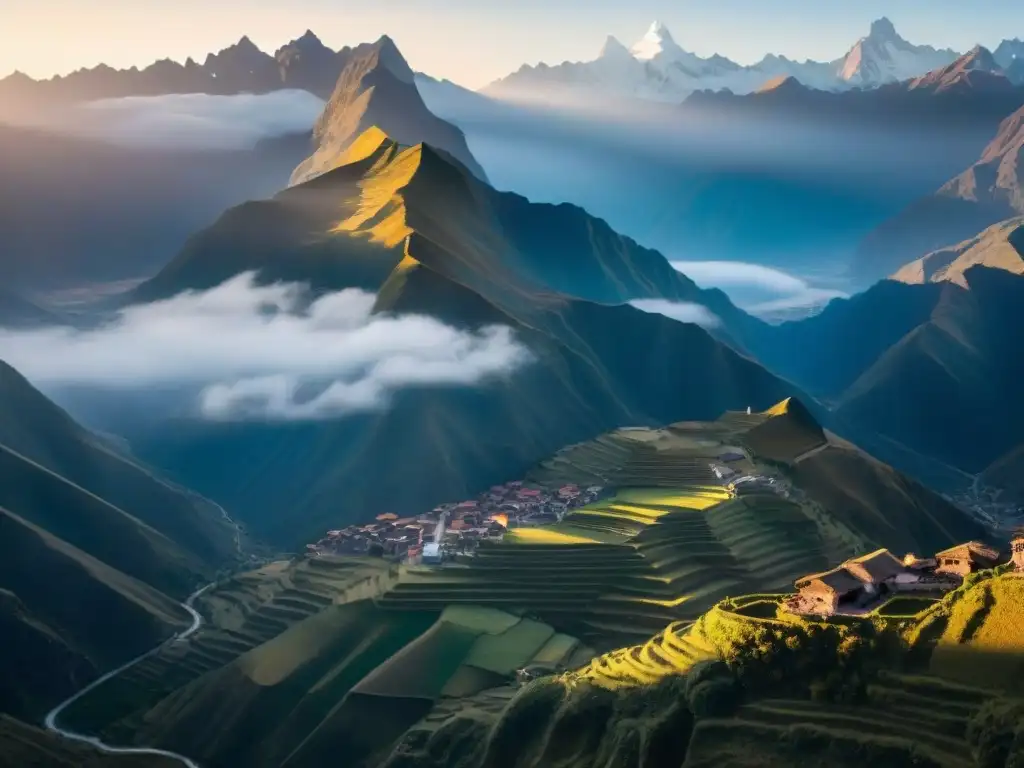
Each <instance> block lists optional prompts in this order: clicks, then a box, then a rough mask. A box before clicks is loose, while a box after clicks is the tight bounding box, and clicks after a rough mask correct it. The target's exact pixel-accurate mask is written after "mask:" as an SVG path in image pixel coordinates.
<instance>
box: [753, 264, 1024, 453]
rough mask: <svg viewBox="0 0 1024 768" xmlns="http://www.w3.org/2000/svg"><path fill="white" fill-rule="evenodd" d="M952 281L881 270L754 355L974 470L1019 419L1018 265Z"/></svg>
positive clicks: (976, 269) (1000, 448) (1018, 426)
mask: <svg viewBox="0 0 1024 768" xmlns="http://www.w3.org/2000/svg"><path fill="white" fill-rule="evenodd" d="M958 282H960V283H962V284H957V283H953V282H944V283H940V284H936V283H926V284H923V285H907V284H904V283H898V282H891V281H885V282H881V283H879V284H877V285H876V286H874V287H873V288H871V289H870V290H868V291H866V292H865V293H863V294H860V295H858V296H855V297H854V298H852V299H850V300H848V301H833V302H832V303H831V304H830V305H829V306H828V308H827V309H826V310H825V311H824V312H822V313H821V314H820V315H818V316H817V317H814V318H810V319H808V320H804V321H802V322H799V323H787V324H784V325H783V326H781V327H780V328H779V329H778V336H777V337H776V340H777V342H779V343H777V344H776V345H775V346H774V347H773V348H771V350H768V351H765V353H764V354H763V355H762V360H764V362H766V364H768V366H769V367H770V368H771V369H772V370H774V371H777V372H779V373H781V374H782V375H785V376H788V377H790V378H791V379H792V380H793V381H796V382H798V383H800V384H801V385H802V386H804V387H805V388H806V389H807V390H808V391H810V392H812V393H814V394H816V395H818V396H819V397H821V398H823V399H824V400H825V401H828V402H832V403H833V404H834V405H835V410H836V416H837V418H838V419H840V420H841V421H844V422H845V423H852V424H861V425H864V426H868V427H870V428H871V429H872V430H874V431H875V432H877V433H880V434H881V435H883V436H884V437H886V438H888V439H890V440H892V441H895V442H896V443H898V444H900V445H903V446H906V447H907V448H909V449H911V450H912V451H915V452H917V453H918V454H919V455H922V456H927V457H931V458H933V459H936V460H938V461H940V462H943V463H945V464H947V465H949V466H951V467H956V468H959V469H960V470H962V471H964V472H967V473H975V472H978V471H981V470H982V469H984V468H985V467H986V466H987V465H988V464H990V463H991V462H993V461H995V460H996V459H997V458H998V457H999V456H1000V455H1001V454H1003V453H1005V452H1006V451H1009V450H1010V449H1011V448H1012V447H1013V446H1014V445H1015V444H1016V443H1018V442H1019V440H1020V435H1021V434H1022V430H1024V410H1022V408H1021V405H1020V398H1019V397H1018V392H1017V390H1018V382H1019V381H1020V379H1021V376H1022V375H1024V358H1022V357H1021V355H1019V354H1017V353H1016V351H1017V350H1019V349H1021V348H1024V347H1022V345H1024V333H1022V332H1021V327H1022V326H1021V322H1020V318H1021V314H1020V313H1021V307H1022V306H1024V277H1022V276H1020V275H1017V274H1013V273H1011V272H1008V271H1006V270H1003V269H992V268H988V267H984V266H973V267H970V268H968V269H966V270H965V271H964V272H963V273H962V276H961V278H960V280H959V281H958ZM796 350H800V352H799V354H797V353H796ZM809 361H813V363H811V362H809ZM872 450H873V452H874V451H875V446H872Z"/></svg>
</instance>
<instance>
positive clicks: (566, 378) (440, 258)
mask: <svg viewBox="0 0 1024 768" xmlns="http://www.w3.org/2000/svg"><path fill="white" fill-rule="evenodd" d="M345 160H346V164H345V165H342V166H340V167H338V168H336V169H335V170H333V171H330V172H328V173H325V174H323V175H321V176H319V177H317V178H315V179H313V180H312V181H310V182H307V183H305V184H301V185H298V186H296V187H293V188H291V189H289V190H287V191H285V192H282V193H281V194H280V195H278V196H277V197H276V198H274V199H273V200H270V201H264V202H260V203H250V204H247V205H245V206H242V207H240V208H238V209H235V210H233V211H230V212H228V213H227V214H226V215H225V216H224V217H223V218H222V219H221V221H220V222H218V223H217V224H216V225H215V226H214V227H212V228H210V229H209V230H207V231H206V232H203V233H200V234H198V235H197V236H196V237H194V238H193V240H192V241H191V243H190V244H189V246H188V247H187V248H186V249H185V250H184V251H183V252H182V254H181V255H180V256H179V258H178V259H176V260H175V261H174V262H173V263H172V264H170V265H169V266H168V267H167V269H166V270H164V271H163V272H162V273H161V274H160V275H158V276H157V277H155V278H154V279H153V280H151V281H149V282H147V283H144V284H143V285H141V286H140V287H139V288H138V290H137V291H136V293H135V294H134V298H135V300H140V301H141V300H151V299H156V298H161V297H165V296H169V295H173V294H176V293H178V292H180V291H183V290H186V289H190V288H204V287H209V286H211V285H215V284H218V283H219V282H221V281H223V280H224V279H225V278H227V277H229V276H232V275H234V274H237V273H239V272H241V271H245V270H252V269H257V270H260V274H261V279H263V280H266V281H270V280H291V281H296V280H301V281H304V282H306V283H309V284H310V285H311V287H312V288H313V290H314V291H326V290H338V289H341V288H344V287H358V288H362V289H364V290H370V291H374V292H376V293H377V294H378V298H377V310H378V311H381V312H385V311H386V312H393V313H399V314H401V313H423V314H429V315H431V316H433V317H435V318H437V319H439V320H441V321H443V322H445V323H447V324H449V325H452V326H455V327H458V328H463V329H476V328H480V327H483V326H488V325H504V326H510V327H511V328H513V329H514V330H515V332H516V335H517V337H518V338H519V340H520V341H521V342H522V343H523V344H524V345H525V346H526V347H527V348H528V349H529V350H530V352H531V353H532V356H533V358H534V359H533V362H532V363H530V364H528V365H527V366H525V367H524V368H522V369H521V370H520V371H518V372H517V373H515V374H513V375H512V376H510V377H509V378H506V379H502V380H499V381H495V382H491V383H489V384H487V385H483V386H479V387H477V388H474V389H472V390H466V389H431V390H421V389H420V390H418V389H408V390H405V391H401V392H399V393H398V394H397V395H396V397H395V399H394V402H393V403H392V404H391V407H390V409H389V410H387V411H386V412H382V413H369V414H362V415H355V416H351V417H349V418H347V419H343V420H331V421H323V422H316V423H309V422H306V423H292V424H267V423H249V424H246V423H234V424H212V423H205V422H195V421H191V422H179V423H173V424H166V425H163V426H162V427H161V428H160V429H158V430H147V431H146V434H142V435H139V436H137V441H136V436H133V435H130V434H129V437H130V438H131V439H132V440H133V444H134V445H135V446H136V448H137V450H139V452H140V453H141V454H142V455H145V456H147V457H148V458H150V459H151V460H152V461H154V462H155V463H157V464H158V465H160V466H164V467H166V468H168V469H171V470H173V471H174V472H175V474H176V476H178V477H182V478H185V479H187V481H188V482H189V484H190V485H192V486H193V487H195V488H197V489H198V490H201V491H203V492H205V493H209V494H211V495H212V497H213V498H217V499H218V500H220V501H222V502H224V503H226V504H228V505H229V506H230V507H231V508H232V509H233V510H237V511H238V513H239V514H242V515H245V516H246V517H247V518H248V520H249V521H251V523H252V524H253V526H254V527H256V528H257V529H258V530H259V531H260V533H262V534H265V535H267V536H269V537H271V538H273V539H275V540H277V541H282V542H288V543H295V542H297V541H301V540H302V537H305V536H309V535H311V534H314V533H316V532H318V531H319V530H320V529H321V528H323V527H324V526H334V525H336V524H338V523H339V522H340V521H343V520H355V519H360V518H362V517H365V516H366V515H367V514H369V513H370V512H371V511H374V510H379V509H388V510H394V511H396V512H405V511H407V512H416V511H419V510H422V509H423V508H424V506H430V505H432V504H434V503H436V502H438V501H441V500H444V499H450V498H458V497H460V496H461V495H463V494H465V493H468V492H471V491H473V490H475V489H477V488H480V487H483V486H485V485H488V484H491V483H493V482H496V481H498V480H502V479H507V478H508V477H511V476H516V475H517V473H522V472H523V471H525V469H526V468H528V467H529V466H530V465H532V464H533V463H535V462H536V461H538V460H539V459H540V458H542V457H543V456H545V455H547V454H549V453H551V452H553V451H554V450H555V449H557V448H558V447H560V446H562V445H565V444H568V443H572V442H575V441H578V440H581V439H585V438H588V437H593V436H594V435H596V434H599V433H601V432H603V431H607V430H608V429H610V428H613V427H615V426H619V425H623V424H631V423H641V424H649V423H662V422H667V421H672V420H677V419H679V418H684V417H693V418H703V417H714V416H716V415H717V414H718V413H720V412H721V411H722V410H725V409H726V408H730V407H746V406H747V405H753V406H755V407H758V406H766V405H769V404H770V403H771V402H775V401H777V400H780V399H782V397H785V396H786V395H788V394H791V390H792V387H791V386H790V385H788V384H786V383H784V382H782V381H780V380H778V379H776V378H775V377H773V376H772V375H771V374H769V373H767V372H766V371H765V370H764V369H762V368H760V367H759V366H758V365H757V364H756V363H754V362H752V361H750V360H749V359H746V358H744V357H741V356H739V355H738V354H736V353H735V352H733V351H732V350H731V349H729V348H728V347H726V346H724V345H723V344H721V343H720V342H719V341H716V340H715V339H714V338H712V337H711V336H710V335H708V333H707V332H705V331H704V330H702V329H701V328H698V327H697V326H694V325H687V324H682V323H679V322H676V321H673V320H669V319H668V318H666V317H663V316H661V315H656V314H647V313H644V312H641V311H639V310H637V309H634V308H632V307H629V306H607V305H604V304H598V303H591V302H593V301H600V302H615V303H621V302H624V301H628V300H632V299H638V298H651V297H656V298H666V299H674V300H680V301H687V302H701V303H703V304H705V305H707V306H709V307H711V308H712V311H714V312H716V313H718V314H719V315H720V316H723V317H722V319H723V323H724V324H723V330H724V331H729V330H730V329H729V325H728V322H729V320H730V319H731V318H730V317H728V315H729V314H730V312H731V313H732V315H734V316H735V318H737V319H738V320H743V319H744V318H745V319H746V322H748V323H749V324H751V325H752V326H758V325H759V324H757V323H756V321H753V320H751V319H750V318H747V317H746V316H745V315H743V314H742V313H740V312H739V311H738V310H736V309H735V308H734V307H732V305H731V304H729V303H728V301H727V300H726V299H725V297H724V296H722V294H720V293H718V292H703V291H700V290H699V289H697V288H696V286H694V285H693V283H691V282H690V281H689V280H687V279H686V278H685V277H683V276H682V275H679V274H678V273H677V272H675V271H674V270H673V269H672V268H671V267H670V266H669V265H668V264H667V262H665V261H664V259H663V258H662V257H660V256H659V255H658V254H656V253H654V252H651V251H646V250H644V249H642V248H640V247H639V246H637V245H636V244H635V243H633V242H632V241H630V240H628V239H627V238H623V237H621V236H619V235H617V234H615V233H614V232H613V231H612V230H610V229H609V228H608V227H607V226H605V225H604V224H603V223H602V222H599V221H597V220H595V219H593V218H591V217H589V216H587V215H586V214H585V213H583V212H582V211H580V210H579V209H575V208H573V207H571V206H532V205H530V204H529V203H527V202H526V201H525V200H522V198H518V197H516V196H514V195H509V194H505V193H498V192H495V191H494V190H492V189H490V188H489V187H487V186H486V185H484V184H483V183H481V182H480V181H478V180H477V179H476V178H475V177H473V176H472V174H470V173H469V172H468V171H467V170H466V169H465V168H463V167H462V166H461V165H460V164H458V163H455V162H453V161H451V160H450V159H448V158H447V157H445V156H444V155H442V154H441V153H439V152H437V151H435V150H433V149H431V148H430V147H426V146H422V145H418V146H415V147H412V148H408V149H403V148H402V147H401V146H400V145H398V144H396V143H395V142H393V141H391V140H390V139H389V138H388V137H386V136H385V135H384V134H383V133H381V132H380V131H376V130H374V131H369V132H367V133H366V134H364V135H363V136H362V137H361V138H360V139H359V140H358V141H357V142H356V143H355V144H354V145H353V146H352V147H351V148H350V149H349V151H348V153H347V154H346V157H345ZM556 253H557V254H558V256H559V258H558V259H557V260H556V259H554V258H553V255H554V254H556ZM743 327H744V326H743V325H742V324H741V323H738V324H737V328H739V329H740V331H742V330H743ZM748 401H749V402H748ZM396 445H401V446H402V448H401V456H402V460H401V463H402V465H403V467H404V468H403V469H399V468H398V467H397V466H396V464H395V446H396ZM395 472H400V473H401V474H402V476H403V477H405V478H406V479H405V480H402V481H397V480H396V477H395V474H394V473H395ZM342 496H344V498H345V499H346V500H347V501H346V504H345V508H344V509H339V507H338V505H337V503H336V500H337V499H338V498H341V497H342ZM286 509H287V510H288V513H287V514H284V513H283V510H286Z"/></svg>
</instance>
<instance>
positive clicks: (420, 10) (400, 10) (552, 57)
mask: <svg viewBox="0 0 1024 768" xmlns="http://www.w3.org/2000/svg"><path fill="white" fill-rule="evenodd" d="M883 15H886V16H888V17H889V18H890V19H892V21H893V22H894V23H895V25H896V28H897V30H898V31H899V32H900V33H901V34H902V35H903V36H904V37H905V38H907V39H908V40H910V41H911V42H913V43H918V44H920V43H928V44H930V45H934V46H936V47H950V48H954V49H956V50H961V51H965V50H968V49H969V48H971V47H972V46H973V45H975V44H977V43H981V44H983V45H987V46H990V47H994V46H995V45H997V44H998V43H999V41H1000V40H1002V39H1003V38H1005V37H1024V3H1021V2H1017V1H1015V0H858V1H857V2H853V1H852V0H360V1H359V2H355V1H354V0H0V30H2V32H0V35H2V38H3V44H2V45H0V76H2V75H4V74H7V73H10V72H11V71H13V70H15V69H20V70H21V71H23V72H27V73H28V74H30V75H32V76H34V77H48V76H50V75H53V74H57V73H66V72H68V71H71V70H73V69H76V68H79V67H82V66H95V65H96V64H98V63H100V62H104V63H107V64H109V65H111V66H113V67H117V68H123V67H129V66H132V65H139V66H145V65H147V64H150V63H151V62H153V61H154V60H156V59H158V58H166V57H169V58H172V59H176V60H180V61H183V60H184V59H185V58H186V57H188V56H192V57H193V58H196V59H197V60H201V59H202V58H203V57H205V56H206V54H207V53H209V52H211V51H216V50H219V49H221V48H224V47H225V46H227V45H229V44H231V43H233V42H236V41H237V40H238V39H239V38H240V37H241V36H242V35H248V36H249V37H250V38H252V40H253V42H255V43H256V44H257V45H258V46H259V47H260V48H262V49H263V50H265V51H267V52H269V53H272V52H273V50H274V49H275V48H277V47H279V46H280V45H281V44H283V43H285V42H287V41H288V40H290V39H292V38H295V37H298V36H299V35H301V34H302V33H303V32H304V31H305V30H306V29H307V28H310V29H312V30H313V31H314V32H315V33H316V34H317V35H319V37H320V38H321V39H322V40H323V41H324V42H325V43H326V44H327V45H330V46H332V47H334V48H338V47H341V46H343V45H354V44H357V43H360V42H366V41H369V40H374V39H376V38H377V37H379V36H380V35H381V34H384V33H387V34H389V35H391V37H392V38H394V40H395V42H396V43H398V46H399V48H401V50H402V52H403V53H404V54H405V56H406V58H407V59H408V60H409V62H410V64H411V65H412V66H413V68H415V69H417V70H421V71H424V72H427V73H428V74H431V75H433V76H435V77H444V78H448V79H450V80H454V81H455V82H457V83H460V84H462V85H465V86H468V87H472V88H476V87H480V86H483V85H486V84H487V83H489V82H491V81H493V80H494V79H496V78H498V77H502V76H504V75H506V74H508V73H509V72H511V71H514V70H516V69H518V68H519V67H520V65H522V64H524V63H528V64H536V63H537V62H539V61H545V62H547V63H549V64H553V63H560V62H562V61H564V60H567V59H568V60H574V61H575V60H581V59H582V60H587V59H592V58H594V57H595V56H596V54H597V52H598V50H599V49H600V47H601V45H602V43H603V42H604V39H605V37H606V36H607V35H609V34H613V35H615V36H616V37H618V38H619V39H620V40H622V42H624V43H625V44H626V45H627V46H628V45H631V44H632V43H633V42H635V40H636V39H637V38H639V37H640V36H641V35H642V34H643V33H644V31H645V30H646V28H647V27H648V26H649V24H650V23H651V21H653V20H655V19H659V20H661V21H663V22H664V23H665V24H666V25H667V26H668V28H669V29H670V31H671V32H672V33H673V35H674V37H675V38H676V41H677V42H678V43H680V44H681V45H682V46H683V47H684V48H687V49H688V50H691V51H693V52H695V53H698V54H701V55H710V54H712V53H719V54H722V55H724V56H728V57H729V58H731V59H733V60H735V61H738V62H740V63H744V64H745V63H752V62H754V61H756V60H758V59H760V58H761V57H762V56H764V55H765V54H766V53H777V54H784V55H786V56H788V57H790V58H796V59H805V58H812V59H817V60H825V61H828V60H832V59H836V58H838V57H839V56H841V55H842V54H843V53H845V52H846V50H847V49H848V48H849V47H850V46H851V45H852V44H853V43H854V42H855V41H856V39H857V38H858V37H861V36H863V35H864V34H866V33H867V29H868V27H869V25H870V23H871V20H872V19H875V18H878V17H879V16H883Z"/></svg>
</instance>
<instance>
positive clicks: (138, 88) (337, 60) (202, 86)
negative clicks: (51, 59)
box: [0, 30, 352, 113]
mask: <svg viewBox="0 0 1024 768" xmlns="http://www.w3.org/2000/svg"><path fill="white" fill-rule="evenodd" d="M351 52H352V49H351V48H342V49H341V50H338V51H334V50H332V49H330V48H328V47H327V46H325V45H324V44H323V43H322V42H321V41H320V39H319V38H318V37H317V36H316V35H314V34H313V33H312V32H311V31H309V30H307V31H306V33H305V34H304V35H302V36H301V37H299V38H298V39H296V40H292V41H291V42H289V43H287V44H285V45H283V46H282V47H281V48H279V49H278V50H277V51H276V52H275V53H274V54H273V55H270V54H267V53H264V52H263V51H261V50H260V49H259V48H257V47H256V46H255V44H253V42H252V41H251V40H250V39H249V38H248V37H242V38H241V39H240V40H239V41H238V42H237V43H235V44H233V45H230V46H228V47H227V48H225V49H223V50H221V51H218V52H217V53H211V54H209V55H208V56H207V57H206V59H205V60H204V61H203V63H202V64H199V63H197V62H196V61H194V60H193V59H191V58H189V59H187V60H186V61H185V62H184V63H179V62H176V61H172V60H170V59H161V60H160V61H157V62H154V63H153V64H150V65H149V66H147V67H144V68H142V69H139V68H138V67H131V68H130V69H123V70H117V69H113V68H112V67H109V66H107V65H105V64H100V65H99V66H97V67H94V68H92V69H79V70H76V71H75V72H72V73H70V74H67V75H64V76H60V75H58V76H55V77H53V78H50V79H49V80H33V79H32V78H30V77H28V76H27V75H25V74H23V73H21V72H15V73H13V74H12V75H9V76H7V77H5V78H3V79H0V110H7V109H10V108H12V107H14V106H17V105H21V106H22V107H26V108H29V107H30V108H40V107H47V106H55V105H60V104H68V103H73V102H81V101H93V100H96V99H107V98H122V97H125V96H161V95H165V94H171V93H209V94H214V95H230V94H236V93H266V92H269V91H275V90H280V89H286V88H301V89H303V90H307V91H310V92H311V93H313V94H315V95H317V96H319V97H320V98H322V99H327V98H329V97H330V95H331V91H332V90H333V89H334V85H335V83H336V82H337V80H338V73H339V72H341V70H342V68H343V67H344V65H345V62H346V61H347V59H348V57H349V55H350V54H351ZM0 113H2V112H0Z"/></svg>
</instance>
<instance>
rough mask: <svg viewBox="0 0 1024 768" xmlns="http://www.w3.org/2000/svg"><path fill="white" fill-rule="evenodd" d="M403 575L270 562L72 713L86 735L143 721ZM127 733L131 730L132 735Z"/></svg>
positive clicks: (207, 597)
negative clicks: (195, 684) (179, 693)
mask: <svg viewBox="0 0 1024 768" xmlns="http://www.w3.org/2000/svg"><path fill="white" fill-rule="evenodd" d="M397 578H398V572H397V569H396V568H395V567H394V566H393V565H391V564H389V563H386V562H384V561H382V560H379V559H371V558H361V557H360V558H355V557H353V558H343V557H322V558H314V559H304V560H300V561H298V562H289V561H280V562H275V563H270V564H269V565H266V566H264V567H262V568H259V569H258V570H255V571H248V572H246V573H241V574H238V575H236V576H233V577H231V578H230V579H228V580H226V581H224V582H223V583H221V584H218V585H217V586H216V587H215V588H214V589H212V590H210V591H209V592H207V593H205V594H204V595H203V596H202V597H201V598H200V599H199V601H198V604H197V606H196V607H197V609H198V610H199V611H200V612H201V613H202V614H203V616H205V617H207V623H206V624H205V625H204V626H203V628H202V629H201V630H200V631H199V632H198V633H196V634H195V635H193V636H192V637H191V638H190V639H189V640H188V642H183V643H172V644H170V645H167V646H164V647H163V648H161V649H160V651H159V652H157V653H155V654H153V655H152V656H150V657H148V658H147V659H145V660H144V661H143V662H141V663H139V664H136V665H135V666H133V667H132V668H130V669H129V670H127V671H126V672H125V673H124V674H121V675H118V676H117V677H115V678H113V679H111V680H110V681H108V682H107V683H105V684H103V685H102V686H100V687H99V688H98V689H96V691H95V692H94V693H92V694H90V695H89V696H87V697H85V698H83V699H82V700H81V702H80V703H79V704H77V705H75V706H73V707H71V708H70V709H69V711H68V715H67V717H68V718H69V722H70V723H71V724H72V725H73V726H74V727H78V728H81V729H82V730H85V731H87V732H95V731H98V730H100V729H101V728H103V727H104V726H106V725H107V724H108V723H112V722H114V721H117V720H120V719H121V718H125V717H128V716H140V715H141V713H143V712H145V710H146V709H148V708H149V707H150V706H152V705H154V704H155V703H156V702H158V701H159V700H160V699H162V698H163V697H164V696H167V695H168V694H169V693H171V692H172V691H174V690H176V689H177V688H179V687H181V686H184V685H186V684H187V683H189V682H191V681H193V680H195V679H197V678H199V677H201V676H203V675H205V674H207V673H208V672H211V671H213V670H216V669H219V668H221V667H223V666H224V665H225V664H228V663H230V662H231V661H233V660H234V659H236V658H238V657H239V656H241V655H243V654H245V653H247V652H249V651H252V650H253V649H255V648H258V647H259V646H261V645H263V644H264V643H266V642H267V641H269V640H272V639H273V638H275V637H278V636H279V635H281V634H282V633H284V632H285V631H287V630H288V629H289V628H290V627H292V626H294V625H296V624H299V623H300V622H302V621H304V620H306V619H308V618H310V617H311V616H314V615H315V614H317V613H319V612H321V611H323V610H324V609H326V608H328V607H330V606H331V605H338V604H343V603H348V602H351V601H353V600H359V599H361V598H365V597H369V596H372V595H373V594H376V593H379V592H381V591H383V590H385V589H387V588H388V587H389V586H390V585H391V584H392V583H393V582H395V581H397ZM126 732H127V729H126Z"/></svg>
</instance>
